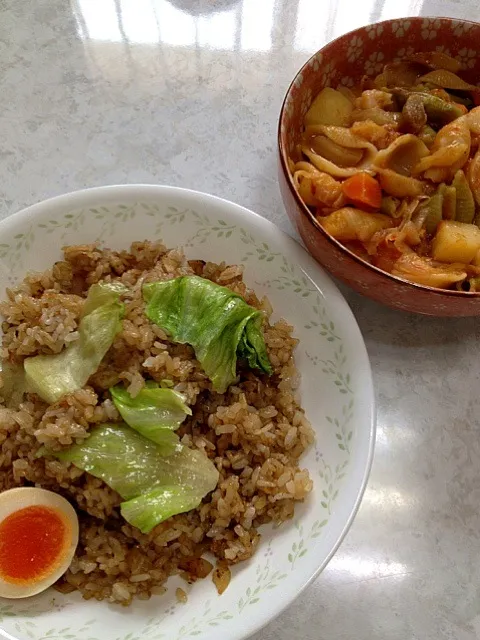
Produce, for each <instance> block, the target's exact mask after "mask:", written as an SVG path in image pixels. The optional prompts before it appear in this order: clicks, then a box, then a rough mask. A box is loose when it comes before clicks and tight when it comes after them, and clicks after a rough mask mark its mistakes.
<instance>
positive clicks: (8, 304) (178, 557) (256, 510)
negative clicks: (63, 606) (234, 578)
mask: <svg viewBox="0 0 480 640" xmlns="http://www.w3.org/2000/svg"><path fill="white" fill-rule="evenodd" d="M192 273H196V274H197V275H201V276H203V277H205V278H208V279H210V280H212V281H213V282H217V283H218V284H221V285H223V286H227V287H229V288H230V289H232V290H233V291H235V292H237V293H239V294H240V295H241V296H242V297H243V298H244V299H245V300H246V302H247V303H248V304H250V305H252V306H254V307H256V308H258V309H260V310H262V311H264V314H265V322H264V335H265V342H266V345H267V350H268V354H269V357H270V360H271V363H272V365H273V369H274V373H273V375H272V376H271V377H268V376H265V375H259V374H258V372H255V371H252V370H247V369H245V370H239V379H238V382H236V383H235V384H234V385H232V386H230V388H229V389H228V390H227V392H226V393H224V394H218V393H216V392H214V391H213V390H212V386H211V383H210V381H209V379H208V378H207V377H206V375H205V373H204V372H203V370H202V368H201V366H200V364H199V363H198V361H197V360H196V359H195V356H194V352H193V350H192V349H191V347H189V346H188V345H180V344H175V343H173V342H170V341H169V339H168V337H167V335H166V334H165V333H164V332H163V331H162V330H161V329H160V328H159V327H157V326H156V325H154V324H152V323H150V322H149V320H148V319H147V317H146V316H145V314H144V303H143V299H142V293H141V287H142V284H143V283H145V282H149V281H155V280H162V279H168V278H172V277H176V276H179V275H186V274H192ZM100 280H106V281H110V280H120V281H121V282H123V283H124V284H125V285H127V286H128V287H129V288H130V292H129V293H128V294H126V295H125V303H126V314H125V318H124V320H123V329H122V331H121V333H119V334H118V335H117V337H116V339H115V341H114V343H113V345H112V347H111V348H110V350H109V352H108V353H107V355H106V356H105V358H104V360H103V362H102V364H101V365H100V368H99V369H98V371H97V372H96V373H95V374H94V375H93V376H92V377H91V378H90V380H89V383H88V385H87V386H86V387H85V388H84V389H81V390H79V391H76V392H75V393H73V394H71V395H69V396H66V397H64V398H62V399H61V400H60V401H59V402H57V403H55V404H53V405H50V406H48V405H47V404H46V403H45V402H43V401H42V400H40V399H39V397H38V396H36V395H35V394H26V395H25V396H24V398H23V400H22V402H21V403H20V405H19V406H14V407H7V406H5V403H3V404H0V491H4V490H6V489H9V488H12V487H17V486H32V485H36V486H41V487H44V488H46V489H50V490H52V491H55V492H57V493H60V494H62V495H63V496H65V497H66V498H67V499H69V500H70V501H71V502H72V504H73V505H74V506H75V507H76V510H77V513H78V516H79V521H80V542H79V545H78V548H77V551H76V554H75V557H74V559H73V561H72V564H71V566H70V568H69V569H68V571H67V573H66V574H65V575H64V576H63V578H62V579H61V580H60V581H59V583H57V588H58V590H60V591H62V592H63V593H68V592H70V591H73V590H75V589H78V590H79V591H80V592H81V593H82V595H83V597H84V598H85V599H87V600H88V599H90V598H96V599H97V600H103V599H107V600H109V601H111V602H117V603H120V604H123V605H127V604H129V603H130V602H131V600H132V598H133V597H137V598H140V599H148V598H149V597H150V596H151V595H152V594H159V593H163V592H164V591H165V587H164V583H165V581H166V580H167V578H168V577H169V576H170V575H172V574H179V575H180V576H181V577H183V578H185V580H187V581H188V582H190V583H191V582H194V581H195V580H197V579H198V578H205V577H206V576H207V575H209V574H210V575H212V569H213V566H212V564H211V563H210V562H208V561H207V560H205V559H203V558H202V557H201V556H203V555H204V554H210V555H213V556H215V557H216V561H217V563H218V565H217V568H216V569H215V570H214V572H213V578H214V582H215V583H216V584H217V587H218V588H219V591H223V590H224V589H225V588H226V586H227V584H228V581H229V580H230V570H229V565H233V564H236V563H238V562H241V561H242V560H247V559H248V558H250V557H251V556H252V554H253V553H254V552H255V549H256V548H257V546H258V543H259V541H260V534H259V532H258V527H259V526H260V525H262V524H265V523H267V522H274V523H276V524H279V523H281V522H284V521H285V520H288V519H289V518H291V517H292V516H293V512H294V506H295V501H298V500H303V499H304V498H305V497H306V496H307V494H308V493H309V492H310V491H311V489H312V481H311V479H310V477H309V474H308V471H306V470H304V469H302V468H300V466H299V458H300V456H301V455H302V454H303V452H304V451H305V449H306V448H307V447H308V446H309V445H310V444H311V443H312V441H313V432H312V429H311V426H310V424H309V422H308V420H307V419H306V417H305V415H304V412H303V410H302V408H301V407H300V406H299V405H298V403H297V401H296V399H295V390H296V387H297V386H298V373H297V371H296V368H295V364H294V361H293V351H294V349H295V346H296V343H297V341H296V340H295V338H293V337H292V327H291V326H290V325H288V324H287V323H286V322H285V321H283V320H279V321H277V322H275V323H273V324H270V322H269V318H270V315H271V312H272V309H271V307H270V304H269V302H268V301H267V300H266V299H262V300H259V299H258V298H257V296H256V295H255V293H254V292H253V291H251V290H250V289H248V288H247V286H246V285H245V283H244V282H243V269H242V267H241V266H237V265H233V266H232V265H230V266H227V265H226V264H224V263H221V264H214V263H212V262H204V261H202V260H195V261H187V260H186V259H185V257H184V256H183V254H182V252H181V251H179V250H175V249H174V250H167V249H166V247H164V246H163V245H162V244H161V243H160V242H134V243H133V244H132V246H131V248H130V251H120V252H117V251H111V250H108V249H103V250H102V249H100V248H99V247H98V246H96V245H85V246H73V247H66V248H65V249H64V260H63V261H60V262H57V263H55V264H54V266H53V268H52V269H50V270H48V271H46V272H45V273H42V274H32V275H28V276H27V277H26V278H25V280H24V281H23V283H22V284H21V285H20V286H19V287H18V288H17V289H15V290H7V300H6V301H4V302H2V303H0V313H1V314H2V316H3V323H2V329H3V341H2V350H1V357H2V360H3V361H4V362H10V363H17V364H21V363H22V362H23V360H24V358H25V357H27V356H32V355H36V354H40V353H58V352H59V351H61V350H62V349H63V348H64V347H65V346H66V345H68V344H69V343H70V342H72V341H73V340H76V339H77V337H78V334H77V326H78V322H79V316H80V313H81V309H82V306H83V303H84V299H85V297H86V294H87V291H88V288H89V287H90V285H92V284H93V283H96V282H98V281H100ZM148 378H150V379H151V378H153V379H154V380H157V381H161V380H163V379H169V380H172V381H173V383H174V384H175V388H176V389H177V390H178V391H181V392H182V393H183V394H185V396H186V399H187V400H186V401H187V402H188V404H190V405H191V408H192V412H193V413H192V416H190V417H188V418H187V420H186V421H185V423H184V424H183V425H182V426H181V427H180V429H179V431H178V434H179V436H180V438H181V439H182V442H183V443H184V444H185V445H188V446H190V447H196V448H198V449H202V450H203V451H204V452H205V454H206V455H207V456H208V457H209V458H210V459H211V460H212V461H213V462H214V463H215V465H216V467H217V469H218V471H219V473H220V479H219V482H218V485H217V488H216V489H215V491H214V492H213V493H211V494H210V495H208V496H206V498H205V499H204V500H203V502H202V504H201V505H200V506H199V507H198V508H197V509H194V510H192V511H190V512H188V513H184V514H180V515H176V516H173V517H171V518H169V519H168V520H166V521H165V522H162V523H161V524H159V525H157V526H156V527H155V528H154V529H153V530H152V531H151V532H150V533H149V534H142V533H141V532H140V531H139V530H138V529H136V528H134V527H133V526H131V525H129V524H128V523H126V522H125V521H124V520H123V519H122V518H121V516H120V514H119V509H118V507H119V504H120V502H121V498H120V496H119V495H118V494H117V493H116V492H115V491H113V490H112V489H110V488H109V487H108V486H107V485H106V484H105V483H104V482H103V481H101V480H99V479H97V478H95V477H93V476H91V475H89V474H88V473H86V472H83V471H81V470H80V469H78V468H76V467H74V466H73V465H70V464H68V463H63V462H60V461H58V460H53V459H46V458H43V457H36V454H37V452H38V450H39V449H40V447H42V446H45V445H46V446H48V448H50V449H60V448H62V447H65V446H68V445H71V444H72V443H75V442H82V441H83V440H84V439H85V438H87V437H88V434H89V430H90V429H91V427H92V426H93V425H95V424H98V423H102V422H106V421H115V420H118V419H119V415H118V413H117V410H116V408H115V406H114V405H113V402H112V401H111V399H110V397H109V393H108V388H109V387H111V386H112V385H114V384H116V383H118V382H120V381H123V382H124V383H125V384H126V385H127V386H128V390H129V392H130V393H131V394H132V395H135V394H137V393H138V392H139V391H140V390H141V389H142V387H143V385H144V383H145V379H148ZM0 385H2V386H3V382H2V380H1V375H0ZM0 393H1V388H0ZM180 591H182V593H180ZM183 593H184V592H183V590H178V591H177V597H178V598H179V600H181V601H184V598H186V595H185V596H184V595H183Z"/></svg>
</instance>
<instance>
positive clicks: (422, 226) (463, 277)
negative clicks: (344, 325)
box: [290, 52, 480, 292]
mask: <svg viewBox="0 0 480 640" xmlns="http://www.w3.org/2000/svg"><path fill="white" fill-rule="evenodd" d="M461 74H462V70H461V65H460V63H459V62H458V61H457V60H455V59H453V58H450V57H449V56H447V55H445V54H443V53H439V52H432V53H417V54H415V55H413V56H410V57H409V58H406V59H405V60H402V61H399V62H392V63H389V64H387V65H385V67H384V69H383V72H382V73H381V74H380V75H378V76H377V77H376V78H370V77H364V78H363V79H362V80H361V82H360V85H359V86H358V87H355V88H353V89H349V88H347V87H344V86H338V87H337V89H333V88H330V87H326V88H324V89H323V90H322V91H321V92H320V94H319V95H318V96H317V97H316V98H315V100H314V101H313V104H312V105H311V107H310V109H309V110H308V112H307V113H306V115H305V119H304V131H303V133H302V136H301V139H300V141H299V144H298V146H297V148H296V150H295V157H292V158H291V159H290V170H291V173H292V176H293V180H294V183H295V186H296V188H297V190H298V193H299V195H300V196H301V198H302V199H303V201H304V202H305V204H306V205H307V206H308V207H310V208H311V210H312V211H313V212H314V215H315V216H316V218H317V220H318V221H319V222H320V224H321V225H322V227H323V228H324V229H325V231H327V232H328V233H329V234H330V235H331V236H333V237H334V238H336V239H337V240H339V241H340V242H342V243H343V244H344V245H345V246H346V247H347V248H349V249H350V250H352V251H353V252H355V253H356V254H357V255H359V256H360V257H361V258H363V259H364V260H366V261H368V262H370V263H371V264H373V265H375V266H377V267H379V268H380V269H383V270H384V271H387V272H389V273H391V274H393V275H395V276H399V277H401V278H404V279H406V280H409V281H411V282H415V283H418V284H422V285H427V286H431V287H438V288H442V289H458V290H462V291H473V292H475V291H480V106H476V105H480V88H478V87H476V86H474V85H471V84H469V83H468V82H466V81H465V80H463V78H462V77H461Z"/></svg>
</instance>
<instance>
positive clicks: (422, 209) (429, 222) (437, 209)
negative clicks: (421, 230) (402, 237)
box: [418, 189, 443, 235]
mask: <svg viewBox="0 0 480 640" xmlns="http://www.w3.org/2000/svg"><path fill="white" fill-rule="evenodd" d="M442 206H443V194H442V193H441V191H440V189H439V190H438V191H437V192H436V193H434V194H433V196H431V197H430V198H429V199H428V200H425V202H423V203H422V204H421V205H420V206H419V208H418V215H419V216H425V215H426V217H425V229H426V230H427V233H430V234H431V235H433V234H434V233H435V231H436V230H437V225H438V223H439V222H441V221H442Z"/></svg>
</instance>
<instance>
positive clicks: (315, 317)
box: [0, 199, 356, 640]
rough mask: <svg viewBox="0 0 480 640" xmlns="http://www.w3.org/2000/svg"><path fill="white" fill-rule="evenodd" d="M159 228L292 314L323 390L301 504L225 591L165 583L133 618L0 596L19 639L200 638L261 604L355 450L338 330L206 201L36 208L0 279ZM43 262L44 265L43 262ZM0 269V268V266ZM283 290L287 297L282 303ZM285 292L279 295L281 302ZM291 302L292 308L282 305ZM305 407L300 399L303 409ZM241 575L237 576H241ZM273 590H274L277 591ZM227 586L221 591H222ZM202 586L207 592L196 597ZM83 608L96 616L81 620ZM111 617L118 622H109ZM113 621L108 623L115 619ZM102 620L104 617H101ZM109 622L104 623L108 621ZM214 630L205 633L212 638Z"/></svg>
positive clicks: (302, 552) (309, 287)
mask: <svg viewBox="0 0 480 640" xmlns="http://www.w3.org/2000/svg"><path fill="white" fill-rule="evenodd" d="M145 237H148V238H155V237H162V238H163V240H164V241H165V243H166V244H167V246H178V245H179V244H180V245H183V246H184V248H185V250H186V252H187V255H188V256H189V257H196V258H204V259H205V260H209V259H211V260H215V261H221V260H222V259H223V260H225V261H228V262H230V263H232V262H233V263H238V262H242V263H244V264H245V267H246V275H245V277H246V281H247V282H249V283H250V284H251V285H252V286H255V288H258V290H259V291H260V292H261V293H265V294H267V295H268V296H269V297H271V298H272V299H273V306H274V308H275V309H278V308H280V313H281V315H283V316H286V317H287V318H288V317H289V315H290V316H292V314H293V316H294V317H296V321H295V322H294V323H293V324H294V325H295V331H296V334H297V335H300V338H301V342H300V350H299V352H298V356H297V357H298V358H299V361H300V362H301V363H303V364H301V367H303V369H305V370H306V371H307V374H306V375H307V378H310V377H311V378H313V379H315V381H318V385H319V386H320V387H321V388H322V389H323V388H324V389H325V393H324V395H323V396H322V399H323V401H324V406H323V405H322V406H321V408H320V411H321V412H323V417H322V416H321V415H320V416H318V415H315V416H310V417H311V418H312V419H315V421H316V422H317V423H318V422H319V423H321V438H319V441H318V442H317V444H316V448H315V450H313V451H312V452H311V454H310V456H309V465H308V466H309V468H310V471H311V474H312V477H313V479H314V482H315V488H314V497H313V498H312V501H313V505H314V507H313V506H311V504H312V503H310V506H308V505H307V506H306V507H305V508H303V507H300V508H299V509H298V510H297V514H296V520H295V522H294V523H293V524H285V525H284V526H283V527H281V528H280V529H278V530H276V531H275V532H273V533H272V534H270V530H269V529H268V528H267V529H266V533H265V538H266V541H265V543H264V547H261V548H260V550H259V551H258V553H257V555H256V556H255V557H254V559H253V560H252V562H251V563H250V566H249V567H248V568H244V569H242V571H241V572H238V573H237V574H235V572H234V575H233V578H232V584H234V583H235V582H237V584H238V585H239V586H238V588H237V589H235V587H232V586H230V588H229V590H227V592H226V593H225V594H224V595H223V596H221V597H218V596H217V595H216V593H214V588H213V586H212V585H211V584H210V583H208V586H207V584H206V583H204V584H202V583H199V584H198V583H197V585H195V586H194V587H192V589H191V590H190V593H189V603H188V604H187V605H179V604H178V603H177V602H176V601H175V599H174V596H173V595H172V591H173V592H174V589H173V588H172V587H171V585H170V584H168V585H167V586H168V587H169V590H168V593H167V594H166V595H165V596H162V597H158V598H154V599H152V601H151V602H152V603H154V604H152V605H151V606H150V603H147V604H145V603H142V604H138V605H137V604H136V605H135V606H134V608H133V611H136V607H137V606H138V607H140V608H142V607H145V611H147V609H148V613H145V614H144V613H143V611H144V609H142V613H135V614H133V615H134V620H135V622H134V623H132V622H131V620H130V619H129V618H128V617H125V615H122V616H120V614H119V613H116V610H114V611H113V612H112V610H111V609H110V608H108V616H110V618H108V620H110V622H108V620H107V622H105V621H104V620H103V618H104V616H105V615H106V613H105V610H106V607H107V605H106V604H105V603H95V604H94V605H89V604H87V603H85V602H83V601H80V600H79V598H78V596H77V598H76V599H75V598H73V599H72V596H61V595H58V594H55V598H54V601H55V603H54V604H53V603H52V596H51V592H48V593H47V594H43V595H42V596H38V597H36V598H32V599H29V600H28V601H24V602H22V603H20V604H19V603H18V602H14V603H9V602H6V601H1V600H0V629H1V628H4V629H5V630H6V631H7V632H8V633H10V634H12V635H13V636H14V637H18V638H19V639H20V640H59V639H60V638H62V640H70V638H71V639H72V640H73V638H75V639H76V640H167V638H168V640H182V639H185V638H199V637H203V638H210V637H213V635H212V634H214V632H215V630H216V629H219V628H220V629H223V627H224V625H227V624H230V623H233V622H235V621H236V620H240V619H243V616H245V615H250V613H249V612H251V611H253V610H254V609H256V608H257V607H260V608H261V607H263V606H264V605H265V603H266V602H267V601H268V598H269V594H270V593H271V592H272V591H274V590H277V589H278V588H279V586H280V585H281V584H287V582H288V580H287V579H288V578H290V579H291V578H292V577H293V576H294V575H295V572H296V571H297V569H298V568H299V567H301V566H302V565H303V563H311V562H312V559H313V558H312V559H309V554H311V553H312V550H313V549H314V547H315V544H317V542H318V540H321V538H322V535H323V533H324V531H325V530H326V529H327V528H328V526H329V521H330V518H331V515H332V513H333V512H334V509H335V502H336V501H337V500H338V497H339V495H341V492H342V483H343V481H344V479H345V477H346V476H347V475H348V472H349V471H348V470H349V465H350V460H351V456H352V451H353V450H354V447H355V433H356V429H355V424H354V420H355V393H354V389H355V383H354V375H353V372H352V371H351V368H350V362H349V356H348V352H347V350H346V349H345V347H344V336H343V335H342V332H341V330H340V329H339V328H338V326H337V324H338V318H336V317H330V313H329V305H328V302H327V301H326V299H325V298H324V297H323V293H322V292H321V291H320V290H319V288H318V287H317V286H316V285H315V284H314V282H313V281H312V280H311V279H310V277H309V276H308V275H307V273H306V272H305V271H304V270H303V269H302V268H301V267H300V266H299V265H297V264H295V262H293V261H292V260H291V259H290V256H289V255H286V254H285V253H284V251H282V249H281V248H280V246H277V245H278V243H277V242H276V241H275V240H274V241H273V242H272V241H271V238H270V237H269V236H268V235H266V234H265V233H264V234H261V233H257V230H256V228H255V225H252V224H249V223H248V221H246V222H245V224H242V223H241V222H240V221H239V220H236V221H234V220H233V219H231V218H229V217H228V215H226V216H219V215H217V214H215V213H210V212H209V211H208V210H205V208H203V209H201V210H198V211H197V210H194V209H192V208H191V207H190V206H183V204H182V203H178V202H164V203H161V202H156V201H154V200H153V199H152V200H151V201H150V200H149V201H141V202H138V201H137V202H132V201H125V202H120V203H116V204H112V203H108V204H107V205H106V204H99V205H98V206H93V207H84V208H81V209H77V210H73V211H64V212H62V213H61V214H60V215H55V216H54V215H50V216H49V215H48V213H47V214H45V215H43V216H41V217H39V219H38V221H36V222H31V221H29V222H28V223H24V224H23V225H22V228H21V229H20V230H18V228H16V231H15V233H13V234H12V235H9V234H8V233H4V234H3V235H2V242H1V243H0V266H1V265H2V263H3V264H5V265H6V264H8V265H9V271H10V272H11V274H10V273H9V274H8V275H5V277H4V280H5V281H4V282H3V283H0V284H3V285H7V284H12V283H13V282H14V281H15V280H18V279H19V278H20V277H21V276H22V275H23V273H24V271H25V270H26V266H27V265H28V266H29V267H31V268H37V269H39V268H44V267H45V265H46V264H49V263H51V256H46V257H45V256H44V257H43V258H38V260H39V261H40V262H38V264H37V263H36V262H35V260H36V259H37V258H33V257H32V256H36V254H37V253H41V249H42V247H43V246H50V247H51V246H54V247H55V248H56V249H57V248H58V250H59V247H61V246H63V245H64V244H67V243H68V244H72V243H85V242H91V241H92V238H94V239H95V241H97V242H99V243H103V244H108V245H110V243H111V242H112V239H113V241H114V242H113V244H114V245H115V248H120V247H125V246H127V245H128V244H129V242H130V241H131V240H132V239H138V240H140V239H143V238H145ZM42 260H43V262H42ZM4 271H5V273H7V270H6V269H4ZM287 298H288V304H287ZM284 300H285V301H286V302H284ZM289 310H291V311H289ZM309 396H311V397H310V410H313V408H315V410H317V411H318V408H317V407H318V403H317V399H316V398H315V397H314V396H315V394H312V393H311V392H310V393H309ZM307 412H308V407H307ZM247 574H248V577H246V576H247ZM279 591H281V590H279ZM229 592H230V593H231V594H232V595H229ZM204 594H206V595H204ZM63 608H65V609H67V611H66V612H65V614H64V613H63V612H62V609H63ZM92 612H93V613H94V615H95V616H96V617H95V619H93V618H92V619H89V620H87V621H86V622H83V620H84V619H85V618H88V617H90V616H89V614H90V613H92ZM117 617H118V620H117ZM115 620H117V622H115ZM112 621H113V622H112ZM112 629H113V630H112ZM216 637H217V636H215V638H216Z"/></svg>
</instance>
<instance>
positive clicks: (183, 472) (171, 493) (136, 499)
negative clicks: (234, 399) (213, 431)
mask: <svg viewBox="0 0 480 640" xmlns="http://www.w3.org/2000/svg"><path fill="white" fill-rule="evenodd" d="M49 455H52V456H55V457H56V458H58V459H59V460H62V461H63V462H71V463H73V464H74V465H75V466H76V467H78V468H79V469H83V470H84V471H87V472H88V473H90V474H91V475H93V476H95V477H96V478H101V479H102V480H103V481H104V482H106V483H107V484H108V485H109V487H111V488H112V489H114V490H115V491H117V493H119V494H120V495H121V497H122V498H123V499H124V500H126V501H128V502H127V503H126V504H124V505H122V513H123V515H124V517H125V520H127V522H130V524H132V525H133V526H137V524H136V523H140V524H141V527H143V528H142V531H144V532H145V531H150V530H151V529H153V527H154V526H156V525H157V524H158V523H160V522H162V521H163V520H165V519H166V518H169V517H170V516H172V515H174V514H176V513H183V512H184V511H188V510H190V509H193V508H194V507H196V506H198V505H199V504H200V502H201V501H202V498H204V496H206V495H207V493H209V492H210V491H213V490H214V489H215V487H216V486H217V482H218V471H217V469H216V468H215V466H214V464H213V463H212V462H211V461H210V460H209V459H208V458H207V456H206V455H205V454H204V453H202V452H201V451H198V450H196V449H189V448H188V447H184V446H182V445H180V448H179V451H177V452H176V453H174V454H173V455H169V456H164V455H163V452H162V448H161V447H160V446H158V445H157V444H155V443H154V442H152V441H151V440H147V439H146V438H144V437H143V436H141V435H140V434H139V433H137V432H136V431H134V430H133V429H131V428H130V427H128V426H127V425H123V424H102V425H99V426H98V427H95V428H94V429H93V430H92V431H91V435H90V436H89V437H88V438H87V440H85V441H84V442H82V443H81V444H75V445H73V446H71V447H69V448H68V449H64V450H63V451H58V452H49ZM132 500H133V502H131V503H130V501H132ZM129 503H130V504H129Z"/></svg>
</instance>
